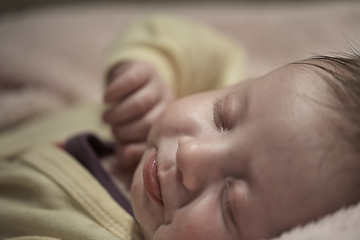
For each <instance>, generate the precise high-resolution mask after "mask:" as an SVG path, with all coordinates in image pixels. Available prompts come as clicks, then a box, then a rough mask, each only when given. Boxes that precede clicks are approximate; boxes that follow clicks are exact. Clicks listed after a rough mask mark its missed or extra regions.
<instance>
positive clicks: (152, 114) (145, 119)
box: [103, 62, 175, 169]
mask: <svg viewBox="0 0 360 240" xmlns="http://www.w3.org/2000/svg"><path fill="white" fill-rule="evenodd" d="M109 80H110V81H111V83H110V85H109V86H108V88H107V89H106V91H105V95H104V101H105V102H106V103H110V104H113V105H112V107H110V109H108V110H107V111H105V113H104V115H103V119H104V121H105V122H107V123H109V124H110V125H111V127H112V130H113V133H114V135H115V137H116V139H117V147H116V154H117V156H118V158H119V159H121V162H120V163H119V164H120V166H121V167H123V168H126V169H129V168H134V167H135V166H136V165H137V163H138V162H139V160H140V158H141V156H142V154H143V152H144V150H145V147H146V138H147V135H148V133H149V130H150V128H151V126H152V125H153V123H154V121H155V120H156V119H157V118H158V116H159V115H160V114H161V113H162V112H163V111H164V109H165V108H166V106H167V105H168V104H169V103H170V102H171V101H173V100H174V98H175V94H174V92H173V91H172V90H171V89H170V88H169V87H167V86H166V85H165V83H164V82H163V80H162V79H161V78H160V77H159V75H158V74H157V73H156V72H155V70H154V69H153V68H152V66H150V65H149V64H147V63H144V62H129V63H123V64H120V65H119V66H117V67H115V68H114V70H113V71H111V72H110V75H109Z"/></svg>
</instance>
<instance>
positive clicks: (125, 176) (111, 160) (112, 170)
mask: <svg viewBox="0 0 360 240" xmlns="http://www.w3.org/2000/svg"><path fill="white" fill-rule="evenodd" d="M118 161H119V160H118V159H117V158H116V156H115V155H110V156H106V157H104V158H102V159H101V161H100V163H101V166H102V167H103V168H104V170H105V172H106V173H107V174H108V175H109V177H110V178H111V180H112V181H113V182H114V184H115V186H116V187H117V188H118V189H119V190H120V191H121V193H122V194H123V195H124V197H125V198H127V200H128V201H130V187H131V182H132V177H133V172H125V171H121V170H120V167H119V164H118Z"/></svg>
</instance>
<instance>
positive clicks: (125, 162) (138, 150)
mask: <svg viewBox="0 0 360 240" xmlns="http://www.w3.org/2000/svg"><path fill="white" fill-rule="evenodd" d="M145 149H146V144H145V142H139V143H129V144H126V145H118V146H117V147H116V156H117V157H118V159H119V166H120V168H122V169H134V168H135V167H136V166H137V165H138V163H139V161H140V159H141V157H142V154H143V153H144V151H145Z"/></svg>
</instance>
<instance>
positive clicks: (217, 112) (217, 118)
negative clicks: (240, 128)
mask: <svg viewBox="0 0 360 240" xmlns="http://www.w3.org/2000/svg"><path fill="white" fill-rule="evenodd" d="M221 108H222V101H221V99H218V98H216V99H215V101H214V105H213V118H214V123H215V125H216V127H217V128H219V129H220V130H221V131H224V130H225V124H224V121H223V119H222V116H221Z"/></svg>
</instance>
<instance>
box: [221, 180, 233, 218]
mask: <svg viewBox="0 0 360 240" xmlns="http://www.w3.org/2000/svg"><path fill="white" fill-rule="evenodd" d="M231 185H232V180H227V182H226V185H225V187H224V190H223V192H222V196H221V201H222V208H223V214H224V216H225V218H226V219H228V220H230V222H232V223H233V224H235V219H234V215H233V212H232V210H231V205H230V192H229V190H230V188H231Z"/></svg>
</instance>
